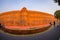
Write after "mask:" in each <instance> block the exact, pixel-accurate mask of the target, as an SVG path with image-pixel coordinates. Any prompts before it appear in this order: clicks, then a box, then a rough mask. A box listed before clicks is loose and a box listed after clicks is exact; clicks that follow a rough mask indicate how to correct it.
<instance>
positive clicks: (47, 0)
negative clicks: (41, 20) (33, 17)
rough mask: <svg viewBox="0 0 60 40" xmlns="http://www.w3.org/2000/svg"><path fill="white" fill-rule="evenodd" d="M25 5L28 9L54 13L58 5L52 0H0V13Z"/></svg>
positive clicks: (19, 8) (18, 8)
mask: <svg viewBox="0 0 60 40" xmlns="http://www.w3.org/2000/svg"><path fill="white" fill-rule="evenodd" d="M23 7H26V8H27V9H28V10H36V11H42V12H47V13H50V14H54V12H55V11H56V10H59V9H60V7H59V6H58V4H57V3H54V1H53V0H0V13H1V12H6V11H11V10H21V9H22V8H23Z"/></svg>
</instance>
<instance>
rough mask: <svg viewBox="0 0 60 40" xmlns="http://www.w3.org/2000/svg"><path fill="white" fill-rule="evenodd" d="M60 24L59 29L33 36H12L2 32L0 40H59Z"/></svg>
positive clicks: (53, 28) (51, 29) (54, 28)
mask: <svg viewBox="0 0 60 40" xmlns="http://www.w3.org/2000/svg"><path fill="white" fill-rule="evenodd" d="M59 37H60V24H59V25H58V26H57V27H52V28H50V29H49V30H48V31H46V32H44V33H42V34H36V35H32V36H11V35H7V34H5V33H2V32H0V40H59Z"/></svg>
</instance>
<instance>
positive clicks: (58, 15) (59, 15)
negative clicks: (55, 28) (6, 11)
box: [54, 10, 60, 20]
mask: <svg viewBox="0 0 60 40" xmlns="http://www.w3.org/2000/svg"><path fill="white" fill-rule="evenodd" d="M54 16H55V17H56V18H57V19H59V20H60V10H57V11H56V12H55V13H54Z"/></svg>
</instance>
